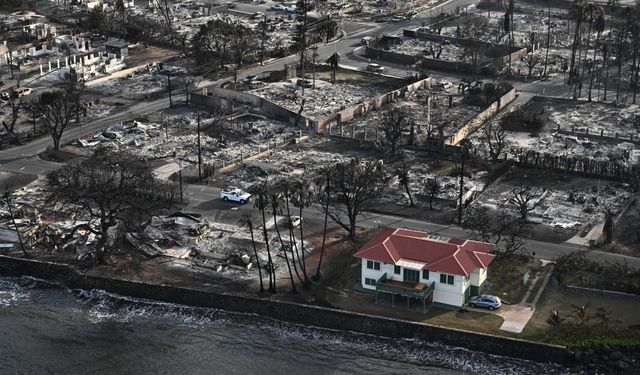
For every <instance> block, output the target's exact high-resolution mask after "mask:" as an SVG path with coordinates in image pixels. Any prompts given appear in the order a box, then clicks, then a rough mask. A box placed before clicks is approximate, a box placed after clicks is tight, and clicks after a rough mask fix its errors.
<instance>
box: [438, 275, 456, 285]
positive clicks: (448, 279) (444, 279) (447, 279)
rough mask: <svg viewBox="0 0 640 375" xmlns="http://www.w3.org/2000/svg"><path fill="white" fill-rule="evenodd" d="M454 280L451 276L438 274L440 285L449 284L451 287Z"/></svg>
mask: <svg viewBox="0 0 640 375" xmlns="http://www.w3.org/2000/svg"><path fill="white" fill-rule="evenodd" d="M454 280H455V278H454V277H453V275H447V274H444V273H441V274H440V283H441V284H449V285H453V281H454Z"/></svg>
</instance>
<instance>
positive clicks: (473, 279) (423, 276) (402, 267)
mask: <svg viewBox="0 0 640 375" xmlns="http://www.w3.org/2000/svg"><path fill="white" fill-rule="evenodd" d="M494 247H495V245H494V244H491V243H486V242H479V241H472V240H465V239H460V238H444V237H438V236H432V235H428V234H427V233H424V232H419V231H415V230H409V229H402V228H391V227H387V228H383V229H382V230H381V231H380V232H379V233H378V234H377V235H376V236H375V237H374V238H372V239H371V240H370V241H369V242H367V243H366V244H365V245H364V246H363V247H362V248H361V249H360V250H359V251H358V252H357V253H356V254H355V256H356V257H358V258H361V259H362V272H361V278H362V280H361V283H362V287H363V288H366V289H370V290H375V291H376V302H377V300H378V294H379V293H385V294H390V295H391V299H392V304H393V303H394V302H395V298H396V296H398V295H400V296H403V297H405V299H406V301H407V302H406V303H407V307H408V306H409V303H410V301H411V299H417V300H419V301H421V302H422V305H423V309H424V308H425V307H426V304H427V303H435V304H439V305H446V306H451V307H457V308H459V307H462V306H463V305H464V304H465V303H466V302H467V300H468V299H469V297H470V296H473V295H479V294H481V293H482V288H483V285H484V282H485V280H486V279H487V268H488V266H489V264H491V262H492V261H493V259H494V258H495V255H493V254H490V252H491V250H493V248H494Z"/></svg>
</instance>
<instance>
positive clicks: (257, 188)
mask: <svg viewBox="0 0 640 375" xmlns="http://www.w3.org/2000/svg"><path fill="white" fill-rule="evenodd" d="M249 192H250V193H251V194H252V195H254V196H256V197H258V199H256V201H255V208H256V209H258V210H260V213H261V215H262V236H263V238H264V243H265V245H266V247H267V262H268V264H267V268H268V269H269V291H270V292H271V293H276V272H275V267H274V266H273V258H272V257H271V248H270V246H269V235H268V234H267V217H266V216H267V215H266V212H265V211H266V209H267V207H268V206H269V202H268V200H267V188H266V182H260V183H258V184H256V185H253V186H251V187H250V188H249Z"/></svg>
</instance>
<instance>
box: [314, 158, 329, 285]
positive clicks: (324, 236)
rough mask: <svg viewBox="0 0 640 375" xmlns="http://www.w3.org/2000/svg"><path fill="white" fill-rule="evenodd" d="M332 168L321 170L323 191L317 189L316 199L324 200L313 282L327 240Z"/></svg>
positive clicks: (317, 274) (318, 277)
mask: <svg viewBox="0 0 640 375" xmlns="http://www.w3.org/2000/svg"><path fill="white" fill-rule="evenodd" d="M332 170H333V168H332V167H327V168H325V169H324V170H322V172H321V173H322V174H324V180H325V181H324V182H325V187H324V189H322V188H319V189H318V194H317V197H318V198H320V199H322V198H324V204H325V207H324V229H323V230H322V247H321V248H320V259H319V260H318V267H317V269H316V274H315V275H314V276H313V279H314V280H315V281H318V280H320V277H321V275H320V266H321V265H322V258H323V256H324V247H325V244H326V240H327V222H328V220H329V201H330V197H331V172H332ZM321 184H322V182H320V183H319V184H318V186H320V185H321Z"/></svg>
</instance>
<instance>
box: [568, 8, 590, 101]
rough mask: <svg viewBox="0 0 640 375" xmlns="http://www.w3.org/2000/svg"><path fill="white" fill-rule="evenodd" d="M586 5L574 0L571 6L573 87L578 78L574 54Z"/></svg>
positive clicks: (571, 77) (579, 37)
mask: <svg viewBox="0 0 640 375" xmlns="http://www.w3.org/2000/svg"><path fill="white" fill-rule="evenodd" d="M585 8H586V3H585V1H584V0H575V1H574V3H573V5H572V6H571V10H570V14H571V18H573V19H574V20H575V31H574V34H573V44H572V46H571V63H570V64H569V80H568V82H567V83H568V84H569V85H575V84H576V80H577V79H579V78H578V72H577V69H576V52H577V50H578V45H579V44H580V39H581V29H582V21H583V20H584V13H585ZM576 95H577V93H576V92H575V91H574V94H573V97H574V99H575V98H576Z"/></svg>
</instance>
